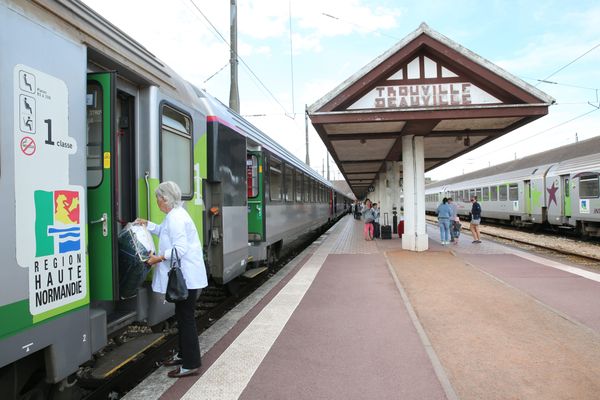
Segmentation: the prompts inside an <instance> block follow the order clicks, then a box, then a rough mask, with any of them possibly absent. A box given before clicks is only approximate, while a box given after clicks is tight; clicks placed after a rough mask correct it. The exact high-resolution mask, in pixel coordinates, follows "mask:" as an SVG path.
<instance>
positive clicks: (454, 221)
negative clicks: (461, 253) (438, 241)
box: [448, 197, 461, 244]
mask: <svg viewBox="0 0 600 400" xmlns="http://www.w3.org/2000/svg"><path fill="white" fill-rule="evenodd" d="M448 204H449V205H450V208H451V209H452V215H451V216H450V241H451V242H452V243H454V244H458V236H459V235H460V228H461V226H460V218H458V205H457V204H456V203H455V202H454V199H452V197H448Z"/></svg>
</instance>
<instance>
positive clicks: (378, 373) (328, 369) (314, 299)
mask: <svg viewBox="0 0 600 400" xmlns="http://www.w3.org/2000/svg"><path fill="white" fill-rule="evenodd" d="M445 398H446V397H445V395H444V391H443V389H442V387H441V385H440V383H439V381H438V379H437V377H436V375H435V372H434V370H433V367H432V365H431V362H430V360H429V358H428V357H427V354H426V352H425V350H424V348H423V345H422V343H421V340H420V339H419V336H418V334H417V332H416V331H415V328H414V326H413V324H412V322H411V320H410V317H409V315H408V313H407V311H406V308H405V306H404V303H403V301H402V298H401V296H400V294H399V292H398V290H397V288H396V286H395V284H394V281H393V279H391V277H390V274H389V271H388V268H387V264H386V261H385V258H384V257H383V256H382V255H381V254H369V255H365V254H353V255H347V254H333V255H329V256H328V257H327V259H326V260H325V263H324V264H323V266H322V267H321V270H320V272H319V273H318V274H317V277H316V279H315V281H314V282H313V284H312V286H311V287H310V288H309V290H308V292H307V293H306V294H305V296H304V297H303V299H302V301H301V302H300V304H299V306H298V308H297V309H296V310H295V312H294V313H293V315H292V317H291V318H290V320H289V321H288V323H287V324H286V326H285V328H284V330H283V331H282V332H281V334H280V335H279V337H278V338H277V340H276V341H275V343H274V345H273V347H272V348H271V350H270V351H269V353H268V354H267V356H266V357H265V359H264V360H263V362H262V364H261V365H260V367H259V368H258V370H257V371H256V373H255V374H254V376H253V377H252V379H251V380H250V382H249V383H248V386H247V387H246V389H245V390H244V392H243V393H242V395H241V396H240V399H246V400H249V399H250V400H254V399H261V400H269V399H273V400H276V399H277V400H280V399H294V400H297V399H311V400H313V399H328V400H335V399H344V400H347V399H378V400H379V399H428V400H429V399H445Z"/></svg>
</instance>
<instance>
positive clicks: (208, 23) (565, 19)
mask: <svg viewBox="0 0 600 400" xmlns="http://www.w3.org/2000/svg"><path fill="white" fill-rule="evenodd" d="M84 2H85V3H86V4H87V5H89V6H90V7H91V8H93V9H94V10H96V11H97V12H98V13H100V14H101V15H102V16H103V17H104V18H106V19H107V20H109V21H110V22H111V23H113V24H114V25H116V26H117V27H119V28H120V29H121V30H123V31H124V32H125V33H127V34H128V35H130V36H131V37H133V38H134V39H135V40H137V41H138V42H140V43H141V44H142V45H143V46H144V47H146V48H147V49H148V50H150V51H151V52H152V53H154V54H155V55H156V56H157V57H158V58H160V59H161V60H163V61H164V62H166V63H167V64H168V65H169V66H170V67H171V68H173V69H174V70H175V71H176V72H177V73H179V74H180V75H181V76H183V77H184V78H185V79H187V80H188V81H190V82H192V83H193V84H195V85H196V86H198V87H200V88H203V89H205V90H206V91H208V92H209V93H210V94H212V95H213V96H215V97H217V98H219V99H220V100H221V101H222V102H223V103H225V104H228V102H229V84H230V73H229V58H230V51H229V46H228V44H227V43H225V42H229V19H230V4H229V3H230V2H229V1H227V0H217V1H215V0H211V1H208V0H169V1H166V0H84ZM237 8H238V11H237V14H238V54H239V56H240V58H241V61H240V63H239V92H240V104H241V110H240V113H241V114H242V115H243V116H245V117H246V119H248V120H249V121H251V122H252V123H253V124H254V125H256V126H257V127H258V128H260V129H261V130H262V131H264V132H265V133H266V134H268V135H269V136H271V137H272V138H273V139H274V140H276V141H277V142H279V143H280V144H281V145H283V146H284V147H285V148H287V149H288V150H289V151H291V152H292V153H293V154H295V155H296V156H297V157H298V158H300V159H301V160H303V161H304V160H305V153H306V152H305V118H304V108H305V105H309V106H310V105H311V104H313V103H314V102H316V101H317V100H319V99H320V98H321V97H323V96H324V95H326V94H327V93H328V92H329V91H331V90H332V89H333V88H335V87H336V86H338V85H339V84H340V83H342V82H343V81H345V80H346V79H347V78H348V77H350V76H351V75H353V74H354V73H356V72H357V71H359V70H360V69H361V68H362V67H364V66H365V65H366V64H368V63H369V62H371V61H372V60H373V59H375V58H377V57H378V56H379V55H381V54H382V53H384V52H385V51H387V50H388V49H389V48H391V47H393V46H394V45H395V44H396V43H397V42H398V41H400V40H401V39H402V38H403V37H405V36H406V35H408V34H409V33H411V32H412V31H414V30H415V29H417V28H418V26H419V24H420V23H421V22H426V23H427V24H428V25H429V27H430V28H432V29H434V30H436V31H438V32H439V33H441V34H443V35H445V36H447V37H448V38H450V39H452V40H454V41H455V42H458V43H459V44H461V45H463V46H464V47H466V48H468V49H470V50H471V51H473V52H475V53H477V54H479V55H480V56H482V57H484V58H486V59H487V60H489V61H491V62H493V63H494V64H497V65H498V66H500V67H502V68H504V69H505V70H507V71H508V72H510V73H511V74H513V75H515V76H517V77H519V78H521V79H523V80H525V81H526V82H528V83H530V84H532V85H534V86H536V87H537V88H539V89H541V90H543V91H544V92H546V93H547V94H549V95H550V96H552V97H554V98H555V99H556V104H555V105H553V106H551V107H550V109H549V113H548V115H547V116H545V117H543V118H540V119H538V120H536V121H534V122H532V123H530V124H528V125H526V126H525V127H522V128H519V129H517V130H515V131H513V132H511V133H509V134H507V135H504V136H502V137H501V138H499V139H497V140H494V141H493V142H491V143H489V144H486V145H484V146H482V147H480V148H478V149H476V150H474V151H472V152H470V153H468V154H465V155H464V156H462V157H459V158H457V159H455V160H453V161H451V162H449V163H447V164H445V165H443V166H441V167H439V168H437V169H435V170H432V171H429V172H428V173H426V176H427V177H430V178H432V179H433V180H440V179H445V178H449V177H453V176H456V175H460V174H463V173H467V172H471V171H474V170H477V169H481V168H486V167H488V166H493V165H497V164H501V163H503V162H507V161H511V160H514V159H515V158H522V157H525V156H527V155H529V154H533V153H537V152H540V151H544V150H548V149H550V148H554V147H558V146H563V145H566V144H569V143H573V142H575V140H580V141H581V140H584V139H588V138H591V137H594V136H598V135H600V110H599V109H598V107H599V106H600V67H599V66H600V2H598V1H585V0H578V1H573V2H565V1H564V0H561V1H543V0H539V1H534V0H530V1H510V0H496V1H493V0H482V1H480V0H455V1H443V0H440V1H437V0H435V1H433V0H422V1H419V2H414V1H410V2H409V1H392V0H287V1H286V0H238V6H237ZM219 35H220V36H222V37H220V36H219ZM539 80H546V81H549V82H551V83H546V82H539ZM309 148H310V150H309V156H310V165H311V166H312V167H313V168H314V169H315V170H317V171H318V172H322V171H323V166H324V164H325V162H326V161H325V160H326V154H327V150H326V149H325V146H324V145H323V143H322V141H321V139H320V137H319V136H318V134H317V133H316V131H315V130H314V129H313V128H312V125H309ZM330 166H331V174H330V177H331V179H342V176H341V174H340V173H339V171H337V167H336V166H335V163H334V162H333V160H331V161H330Z"/></svg>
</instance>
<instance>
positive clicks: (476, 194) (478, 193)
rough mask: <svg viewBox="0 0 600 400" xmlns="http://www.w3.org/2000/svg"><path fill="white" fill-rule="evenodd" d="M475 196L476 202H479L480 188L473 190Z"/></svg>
mask: <svg viewBox="0 0 600 400" xmlns="http://www.w3.org/2000/svg"><path fill="white" fill-rule="evenodd" d="M475 196H477V200H479V201H481V188H477V189H475Z"/></svg>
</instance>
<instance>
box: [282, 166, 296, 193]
mask: <svg viewBox="0 0 600 400" xmlns="http://www.w3.org/2000/svg"><path fill="white" fill-rule="evenodd" d="M284 171H285V172H284V180H285V186H284V195H283V198H284V199H285V201H287V202H292V201H294V167H292V166H291V165H289V164H286V165H285V170H284Z"/></svg>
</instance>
